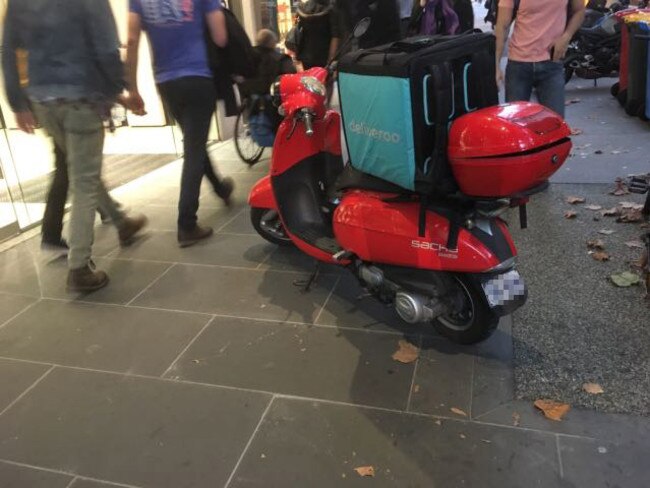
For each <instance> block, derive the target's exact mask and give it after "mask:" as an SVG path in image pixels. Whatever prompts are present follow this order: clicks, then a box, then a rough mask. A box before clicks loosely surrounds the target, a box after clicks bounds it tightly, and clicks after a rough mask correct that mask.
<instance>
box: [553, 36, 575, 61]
mask: <svg viewBox="0 0 650 488" xmlns="http://www.w3.org/2000/svg"><path fill="white" fill-rule="evenodd" d="M570 41H571V39H568V38H567V37H566V36H565V35H562V36H561V37H560V38H558V40H557V41H555V42H554V43H553V46H552V47H551V50H552V52H553V59H552V60H551V61H555V62H556V63H557V62H560V61H562V60H563V59H564V56H566V51H567V49H568V48H569V42H570Z"/></svg>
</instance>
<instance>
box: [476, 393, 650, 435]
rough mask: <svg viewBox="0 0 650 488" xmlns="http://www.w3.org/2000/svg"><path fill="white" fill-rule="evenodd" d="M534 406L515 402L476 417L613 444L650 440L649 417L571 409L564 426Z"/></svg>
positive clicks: (564, 419) (487, 420)
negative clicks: (640, 439) (547, 417)
mask: <svg viewBox="0 0 650 488" xmlns="http://www.w3.org/2000/svg"><path fill="white" fill-rule="evenodd" d="M533 403H534V402H533V401H532V400H531V401H528V400H513V401H510V402H507V403H504V404H502V405H500V406H498V407H497V408H495V409H494V410H492V411H490V412H487V413H485V414H483V415H478V416H475V419H476V420H477V421H479V422H485V423H489V424H497V425H508V426H514V425H515V424H517V425H519V426H520V427H522V428H528V429H536V430H542V431H548V432H554V433H558V434H567V435H574V436H581V437H591V438H597V439H602V440H604V441H611V442H622V441H624V440H626V439H630V438H633V437H640V438H647V439H650V419H649V418H647V417H641V416H635V415H621V414H606V413H599V412H594V411H593V410H585V409H580V408H571V410H570V411H569V412H568V413H567V414H566V416H565V417H564V418H563V420H562V421H561V422H556V421H553V420H549V419H546V418H545V417H544V416H543V414H542V413H541V412H540V411H539V410H537V409H536V408H535V407H534V406H533ZM515 418H516V421H515Z"/></svg>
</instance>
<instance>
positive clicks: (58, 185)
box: [41, 143, 68, 248]
mask: <svg viewBox="0 0 650 488" xmlns="http://www.w3.org/2000/svg"><path fill="white" fill-rule="evenodd" d="M65 158H66V156H65V152H64V151H63V149H61V147H59V146H58V145H57V144H56V143H55V144H54V177H53V178H52V184H51V185H50V190H49V192H48V195H47V202H46V204H45V213H44V214H43V226H42V236H41V238H42V243H43V245H44V246H56V247H61V248H65V246H64V244H65V242H64V241H63V240H62V237H61V234H62V231H63V214H64V212H65V202H66V200H67V199H68V165H67V164H66V161H65Z"/></svg>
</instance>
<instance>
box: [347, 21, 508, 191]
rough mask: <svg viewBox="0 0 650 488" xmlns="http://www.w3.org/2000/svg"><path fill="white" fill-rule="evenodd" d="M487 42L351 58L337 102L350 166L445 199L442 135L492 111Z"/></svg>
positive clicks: (390, 48)
mask: <svg viewBox="0 0 650 488" xmlns="http://www.w3.org/2000/svg"><path fill="white" fill-rule="evenodd" d="M494 56H495V38H494V36H493V35H492V34H484V33H469V34H462V35H458V36H433V37H430V36H420V37H414V38H410V39H405V40H403V41H399V42H394V43H391V44H387V45H384V46H379V47H377V48H372V49H367V50H361V51H356V52H352V53H349V54H348V55H346V56H345V57H343V58H342V59H341V61H340V63H339V96H340V100H341V111H342V115H343V125H344V131H345V137H346V141H347V146H348V153H349V155H350V163H351V165H352V166H353V167H354V168H355V169H357V170H359V171H362V172H364V173H368V174H371V175H373V176H376V177H378V178H382V179H384V180H388V181H390V182H392V183H395V184H397V185H399V186H401V187H403V188H404V189H406V190H409V191H414V192H417V193H421V194H436V193H450V192H453V191H455V189H456V187H455V182H454V179H453V176H452V174H451V170H450V168H449V164H448V161H447V134H448V129H449V126H450V125H451V122H453V120H454V119H456V118H457V117H459V116H461V115H463V114H465V113H468V112H472V111H474V110H477V109H479V108H484V107H488V106H491V105H496V104H497V103H498V90H497V86H496V80H495V63H494Z"/></svg>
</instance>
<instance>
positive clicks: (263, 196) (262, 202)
mask: <svg viewBox="0 0 650 488" xmlns="http://www.w3.org/2000/svg"><path fill="white" fill-rule="evenodd" d="M248 205H250V206H251V207H254V208H274V209H276V208H278V205H277V203H276V201H275V196H274V195H273V187H272V186H271V177H270V176H269V175H266V176H264V177H263V178H262V179H260V180H259V181H258V182H257V183H255V185H253V188H252V189H251V192H250V194H249V195H248Z"/></svg>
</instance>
